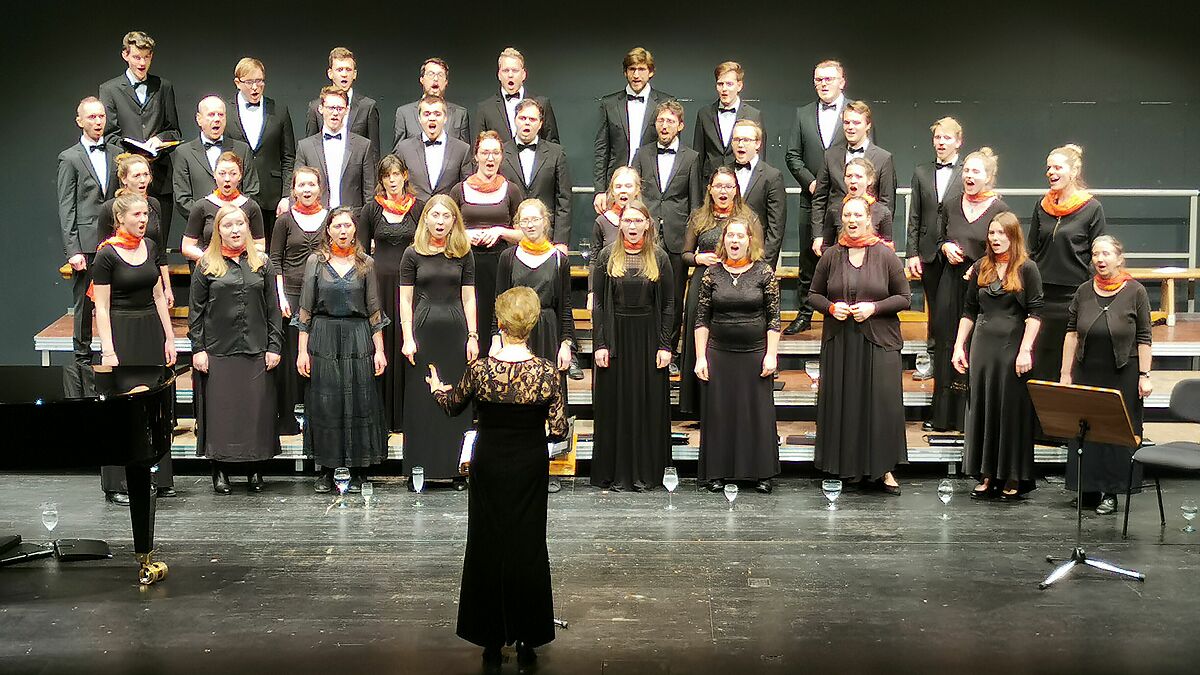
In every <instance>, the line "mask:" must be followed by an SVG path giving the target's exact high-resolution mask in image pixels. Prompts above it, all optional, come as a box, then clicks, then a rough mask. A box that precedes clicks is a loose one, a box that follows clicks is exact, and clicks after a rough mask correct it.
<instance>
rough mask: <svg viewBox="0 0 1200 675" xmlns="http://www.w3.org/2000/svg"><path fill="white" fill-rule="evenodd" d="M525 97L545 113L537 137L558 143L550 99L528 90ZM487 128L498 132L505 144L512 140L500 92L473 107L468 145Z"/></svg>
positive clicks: (473, 143)
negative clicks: (535, 103)
mask: <svg viewBox="0 0 1200 675" xmlns="http://www.w3.org/2000/svg"><path fill="white" fill-rule="evenodd" d="M525 98H531V99H533V100H535V101H537V102H538V103H541V104H542V111H543V112H544V113H545V115H544V117H545V119H543V120H542V130H541V131H539V132H538V138H541V139H543V140H547V141H554V142H555V143H558V142H559V140H558V122H557V121H556V120H555V119H554V106H552V105H550V99H548V98H546V97H545V96H534V95H533V94H530V93H529V92H528V91H526V92H525ZM489 129H490V130H493V131H495V132H497V133H499V134H500V139H501V140H503V141H504V144H505V145H508V144H509V143H511V142H512V140H513V133H512V129H509V128H508V109H507V108H505V107H504V101H503V99H501V98H500V94H496V95H495V96H492V97H490V98H485V99H484V100H482V101H480V102H479V105H478V106H477V107H476V109H475V116H474V117H472V118H471V138H470V141H471V142H470V143H469V144H468V145H470V146H471V147H474V146H475V139H476V138H478V137H479V132H481V131H487V130H489Z"/></svg>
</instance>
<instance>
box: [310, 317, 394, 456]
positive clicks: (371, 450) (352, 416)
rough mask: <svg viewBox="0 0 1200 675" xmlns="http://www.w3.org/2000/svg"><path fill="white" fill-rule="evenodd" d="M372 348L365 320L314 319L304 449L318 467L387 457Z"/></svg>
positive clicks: (385, 432) (311, 333) (368, 327)
mask: <svg viewBox="0 0 1200 675" xmlns="http://www.w3.org/2000/svg"><path fill="white" fill-rule="evenodd" d="M374 351H375V346H374V343H372V341H371V327H370V325H369V324H368V323H367V320H366V319H364V318H357V317H345V318H338V317H330V316H324V315H316V316H314V317H313V320H312V329H311V330H310V331H309V335H308V353H309V356H310V360H311V363H312V376H311V377H310V378H309V384H308V395H307V396H306V397H305V401H304V416H305V420H306V422H307V423H306V424H305V425H304V449H305V451H306V452H309V453H311V454H312V456H313V457H314V458H315V459H316V462H317V464H320V465H321V466H323V467H339V466H345V467H367V466H371V465H373V464H379V463H380V462H382V461H383V460H384V459H386V458H387V428H386V427H384V424H383V401H382V400H381V397H380V394H379V383H378V382H377V381H376V378H375V367H374V363H373V361H372V358H373V355H374Z"/></svg>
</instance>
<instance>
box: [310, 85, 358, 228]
mask: <svg viewBox="0 0 1200 675" xmlns="http://www.w3.org/2000/svg"><path fill="white" fill-rule="evenodd" d="M320 101H321V105H319V106H317V110H318V111H319V112H320V113H321V119H322V120H323V124H322V126H321V130H320V131H319V132H318V133H315V134H313V135H312V136H309V137H308V138H304V139H301V141H300V142H299V143H297V144H296V166H311V167H314V168H316V169H317V170H318V171H320V172H321V184H322V185H324V186H325V190H324V191H323V192H321V203H322V204H323V205H325V206H326V207H328V208H330V209H336V208H337V207H339V206H362V205H363V204H366V203H367V202H368V201H370V200H372V199H374V198H375V182H376V181H375V173H376V171H378V168H377V161H378V160H377V159H376V158H375V151H374V150H373V149H372V148H371V141H369V140H367V138H366V137H364V136H359V135H358V134H356V133H354V132H353V131H350V129H349V128H347V125H346V115H347V114H348V112H349V110H350V101H349V94H347V92H346V91H345V90H343V89H342V88H341V87H333V86H330V87H325V88H323V89H322V90H321V97H320Z"/></svg>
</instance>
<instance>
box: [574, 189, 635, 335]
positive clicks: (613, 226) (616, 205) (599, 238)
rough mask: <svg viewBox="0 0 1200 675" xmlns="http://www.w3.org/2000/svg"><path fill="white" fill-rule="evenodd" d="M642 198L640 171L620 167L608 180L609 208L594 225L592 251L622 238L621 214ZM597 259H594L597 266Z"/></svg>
mask: <svg viewBox="0 0 1200 675" xmlns="http://www.w3.org/2000/svg"><path fill="white" fill-rule="evenodd" d="M641 198H642V179H641V177H640V176H639V175H638V170H637V169H635V168H633V167H632V166H622V167H618V168H617V170H616V171H614V172H613V175H612V178H610V179H609V180H608V192H606V193H605V200H604V203H605V204H607V205H608V208H607V209H605V210H604V211H603V212H601V213H600V214H599V215H598V216H596V220H595V222H593V223H592V243H591V250H592V251H593V252H599V251H600V250H602V249H603V248H604V247H605V246H608V245H609V244H611V243H613V242H614V241H616V240H617V239H619V238H620V230H621V226H620V223H621V213H622V212H624V211H625V207H626V206H628V205H629V202H631V201H633V200H635V199H641ZM595 263H596V257H595V256H593V257H592V264H593V265H595ZM592 302H593V298H592V277H591V275H590V274H589V275H588V295H587V308H588V311H589V312H590V311H592Z"/></svg>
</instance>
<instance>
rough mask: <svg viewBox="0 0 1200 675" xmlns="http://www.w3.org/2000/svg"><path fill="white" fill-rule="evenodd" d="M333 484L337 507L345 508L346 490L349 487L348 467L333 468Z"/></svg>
mask: <svg viewBox="0 0 1200 675" xmlns="http://www.w3.org/2000/svg"><path fill="white" fill-rule="evenodd" d="M333 485H334V487H336V488H337V491H338V508H339V509H344V508H346V490H349V489H350V469H347V468H346V467H344V466H339V467H338V468H336V469H334V470H333Z"/></svg>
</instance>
